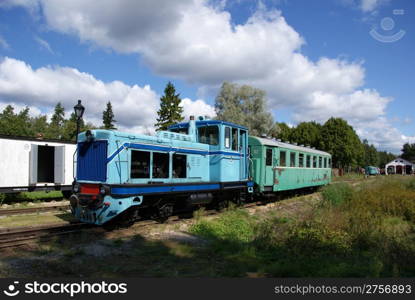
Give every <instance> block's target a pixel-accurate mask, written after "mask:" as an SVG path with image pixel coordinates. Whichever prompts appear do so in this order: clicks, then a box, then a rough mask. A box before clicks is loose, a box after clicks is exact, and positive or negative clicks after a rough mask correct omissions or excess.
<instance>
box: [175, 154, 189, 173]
mask: <svg viewBox="0 0 415 300" xmlns="http://www.w3.org/2000/svg"><path fill="white" fill-rule="evenodd" d="M186 160H187V156H186V155H183V154H173V178H186V177H187V176H186V171H187V170H186V166H187V162H186Z"/></svg>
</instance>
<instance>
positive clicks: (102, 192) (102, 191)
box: [99, 186, 106, 195]
mask: <svg viewBox="0 0 415 300" xmlns="http://www.w3.org/2000/svg"><path fill="white" fill-rule="evenodd" d="M99 192H100V194H102V195H104V194H105V193H106V190H105V187H103V186H101V188H100V189H99Z"/></svg>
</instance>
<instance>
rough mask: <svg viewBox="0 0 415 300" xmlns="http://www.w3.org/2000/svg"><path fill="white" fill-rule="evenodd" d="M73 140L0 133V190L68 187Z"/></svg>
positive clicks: (69, 186)
mask: <svg viewBox="0 0 415 300" xmlns="http://www.w3.org/2000/svg"><path fill="white" fill-rule="evenodd" d="M75 150H76V144H75V143H72V142H63V141H59V140H46V139H36V138H27V137H13V136H5V135H0V193H16V192H22V191H39V190H42V191H52V190H61V191H63V193H64V195H65V196H68V194H70V191H71V187H72V181H73V178H74V171H73V169H74V167H73V166H74V162H73V159H74V153H75Z"/></svg>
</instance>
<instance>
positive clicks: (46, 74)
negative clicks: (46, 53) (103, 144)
mask: <svg viewBox="0 0 415 300" xmlns="http://www.w3.org/2000/svg"><path fill="white" fill-rule="evenodd" d="M77 99H81V100H82V103H83V105H84V106H85V107H86V110H85V119H86V120H87V121H90V122H92V123H94V124H96V125H100V124H102V112H103V110H104V109H105V107H106V106H105V105H106V103H107V102H108V101H111V103H112V105H113V110H114V114H115V119H116V120H117V124H116V126H117V127H118V128H119V129H120V130H123V131H128V132H141V133H142V132H154V129H153V125H154V123H155V119H156V116H157V110H158V108H159V99H160V96H159V95H157V93H156V92H154V91H153V90H152V89H151V88H150V86H148V85H146V86H144V87H140V86H138V85H132V86H131V85H127V84H125V83H123V82H121V81H112V82H108V83H105V82H103V81H101V80H98V79H96V78H95V77H94V76H92V75H90V74H88V73H83V72H80V71H78V70H77V69H74V68H67V67H60V66H53V67H52V66H48V67H43V68H39V69H36V70H34V69H32V68H31V66H29V65H28V64H26V63H24V62H23V61H20V60H16V59H13V58H8V57H6V58H4V59H3V60H1V61H0V109H4V107H5V106H6V105H7V104H12V105H13V106H14V107H15V108H16V111H20V110H21V109H22V108H24V107H25V106H28V107H29V108H30V110H31V114H32V115H38V114H40V113H41V110H40V109H39V108H43V109H42V110H43V112H45V113H47V114H48V116H49V118H50V116H51V114H52V113H53V108H54V106H55V105H56V103H57V102H61V103H62V104H63V105H64V107H65V109H66V112H67V116H69V114H70V113H72V111H73V106H74V105H75V104H76V102H77ZM182 106H183V107H184V115H185V117H186V118H188V116H190V115H192V114H193V115H195V114H198V113H199V114H202V115H212V114H214V109H213V107H212V106H210V105H208V104H206V103H205V102H204V101H203V100H200V99H199V100H196V101H192V100H191V99H189V98H185V99H183V101H182Z"/></svg>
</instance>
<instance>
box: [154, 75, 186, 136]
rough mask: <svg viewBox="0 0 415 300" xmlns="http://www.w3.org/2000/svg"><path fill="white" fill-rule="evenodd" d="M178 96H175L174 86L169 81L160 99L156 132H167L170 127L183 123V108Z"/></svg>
mask: <svg viewBox="0 0 415 300" xmlns="http://www.w3.org/2000/svg"><path fill="white" fill-rule="evenodd" d="M181 101H182V100H181V99H180V94H176V89H175V88H174V85H173V84H172V83H171V82H170V81H169V82H168V83H167V85H166V88H165V89H164V95H163V96H162V97H161V98H160V109H159V110H158V112H157V114H158V118H157V123H156V124H154V126H155V127H156V130H167V128H168V127H169V126H170V125H173V124H176V123H179V122H181V121H183V119H184V118H183V116H182V114H183V108H182V107H181V106H180V103H181Z"/></svg>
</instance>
